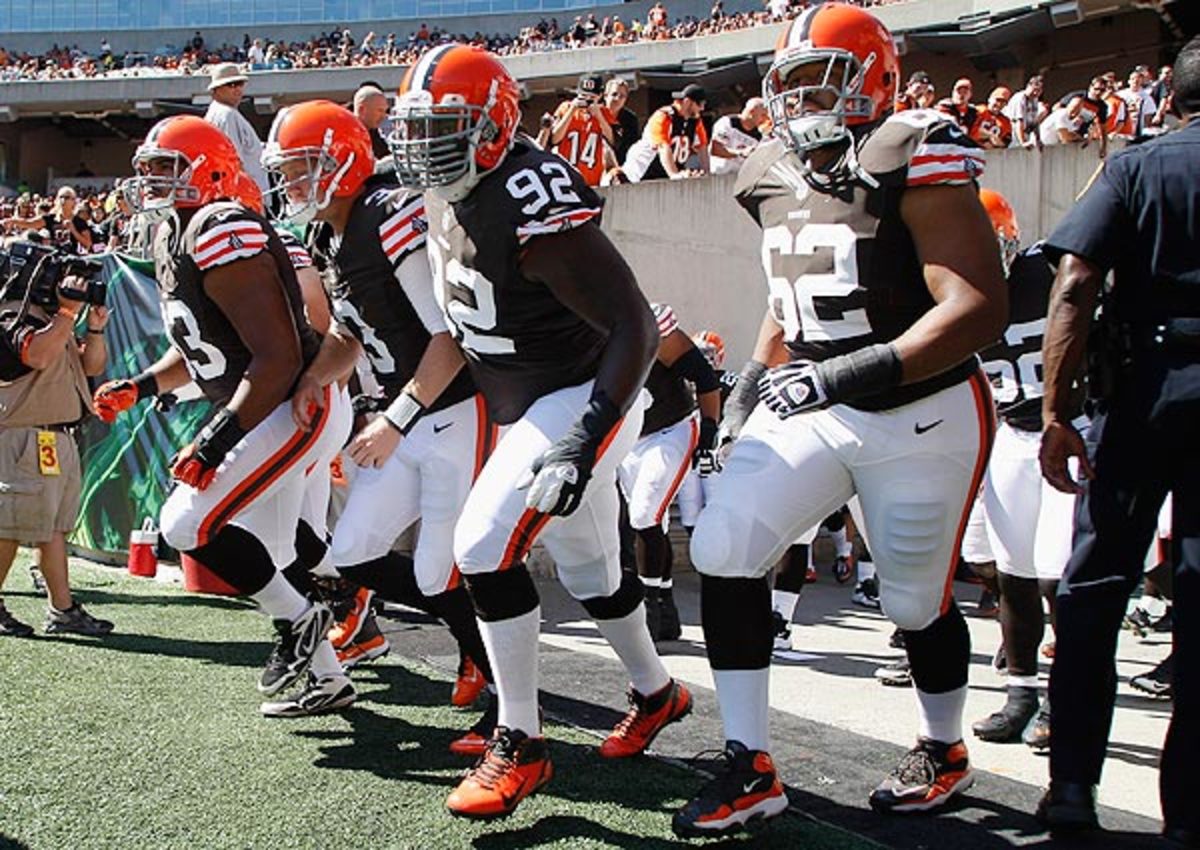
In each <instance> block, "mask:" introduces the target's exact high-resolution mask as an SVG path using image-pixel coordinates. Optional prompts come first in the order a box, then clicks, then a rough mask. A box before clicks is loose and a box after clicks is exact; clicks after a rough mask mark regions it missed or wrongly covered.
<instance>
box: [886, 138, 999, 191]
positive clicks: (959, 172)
mask: <svg viewBox="0 0 1200 850" xmlns="http://www.w3.org/2000/svg"><path fill="white" fill-rule="evenodd" d="M986 165H987V160H986V159H985V157H984V152H983V149H982V148H980V147H979V146H978V145H976V144H975V143H974V142H972V141H971V140H970V139H969V138H967V136H966V135H965V134H963V132H962V131H961V130H959V129H958V128H957V127H951V126H947V125H942V126H940V127H935V128H934V129H933V130H932V131H930V132H929V133H928V134H927V135H926V136H925V138H923V139H922V140H921V142H920V143H919V144H918V145H917V147H916V150H914V151H913V155H912V157H911V158H910V159H909V163H908V175H907V178H906V185H907V186H909V187H916V186H939V185H940V186H963V185H967V184H969V183H972V182H974V181H975V180H978V179H979V176H980V175H981V174H983V171H984V168H985V167H986Z"/></svg>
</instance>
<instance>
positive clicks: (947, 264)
mask: <svg viewBox="0 0 1200 850" xmlns="http://www.w3.org/2000/svg"><path fill="white" fill-rule="evenodd" d="M899 79H900V62H899V58H898V57H897V53H896V47H895V44H894V42H893V40H892V36H891V34H890V33H889V32H888V31H887V29H886V28H885V27H884V26H883V24H881V23H880V22H879V21H878V20H877V19H876V18H875V17H874V16H873V15H871V14H870V13H869V12H867V11H865V10H863V9H861V8H859V7H857V6H851V5H848V4H845V3H836V2H830V3H823V4H820V5H816V6H813V7H810V8H809V9H807V10H805V11H804V12H803V13H802V14H801V15H800V16H799V17H798V18H796V19H795V20H794V21H792V22H791V23H789V24H787V25H786V26H785V27H784V29H783V31H782V33H781V36H780V39H779V42H778V44H777V46H776V50H775V60H774V62H773V63H772V65H771V68H770V69H769V70H768V72H767V75H766V78H765V79H764V82H763V95H764V98H765V99H766V101H767V108H768V111H769V112H770V114H771V118H772V124H773V130H772V132H773V134H774V139H772V140H771V141H769V142H765V143H763V144H762V145H760V146H759V147H758V148H757V149H756V150H755V151H754V153H753V154H751V155H750V157H749V158H748V159H747V161H746V163H745V164H744V165H743V166H742V168H741V171H740V172H739V175H738V182H737V185H736V187H735V190H734V193H735V197H736V199H737V201H738V202H739V203H740V204H741V205H742V206H743V207H744V208H745V210H746V211H747V213H749V215H750V216H751V217H752V218H753V219H754V221H755V223H756V224H758V225H759V227H760V228H761V229H762V246H761V248H762V250H761V256H762V260H763V266H764V269H765V271H766V277H767V281H768V298H767V311H766V315H765V317H764V319H763V324H762V326H761V329H760V332H759V336H758V340H757V342H756V344H755V349H754V355H753V359H752V360H751V362H750V363H748V364H747V365H746V367H745V368H743V370H742V374H741V377H740V379H739V381H738V384H737V386H736V387H735V388H734V390H733V391H732V392H731V393H730V396H729V399H728V400H727V401H726V404H725V413H724V419H723V422H722V428H721V430H722V431H723V432H724V433H726V434H729V435H730V436H734V435H738V436H737V439H736V442H734V444H733V449H732V451H731V453H730V454H729V457H728V460H727V461H726V463H725V469H724V471H723V472H722V473H721V475H720V476H719V478H718V481H717V484H716V486H715V487H714V488H713V493H712V494H711V498H710V499H709V501H708V503H707V504H706V505H705V507H704V509H703V510H702V511H701V513H700V516H699V517H698V519H697V522H696V530H695V533H694V534H693V536H692V544H691V554H692V563H694V564H695V565H696V569H697V570H698V571H699V572H700V574H701V577H702V580H701V609H702V611H703V622H704V633H705V638H706V643H707V650H708V657H709V662H710V664H711V666H712V668H713V678H714V681H715V683H716V688H717V694H718V698H719V699H718V701H719V703H720V706H721V714H722V720H723V721H724V726H725V739H726V754H727V758H728V770H727V771H725V772H723V773H722V774H721V775H719V776H718V777H717V778H716V779H714V780H713V781H712V782H711V783H709V784H708V785H707V786H706V787H705V788H704V789H703V790H702V791H701V792H700V794H699V795H698V796H697V797H696V798H695V799H693V800H692V801H691V802H690V803H689V804H688V805H687V806H685V807H684V808H683V809H682V810H681V811H679V812H678V813H677V814H676V816H675V821H674V828H675V831H676V832H677V833H678V834H680V835H684V836H710V835H716V834H721V833H724V832H729V831H733V830H737V829H740V828H742V827H743V826H744V825H745V824H746V823H747V822H749V821H751V820H754V819H757V818H768V817H772V816H775V815H777V814H779V813H780V812H782V811H783V810H784V809H785V808H786V807H787V798H786V796H785V795H784V793H783V789H782V787H781V785H780V783H779V777H778V775H777V774H776V772H775V769H774V765H773V764H772V761H771V758H770V756H769V755H768V748H769V743H768V731H767V716H768V713H767V690H768V682H769V676H770V661H771V650H772V645H773V637H774V636H773V633H772V631H773V630H772V625H771V607H770V591H769V587H768V573H769V571H770V569H771V567H772V566H773V565H774V562H775V560H776V559H777V558H778V557H779V555H780V554H781V553H782V552H783V551H784V550H785V549H786V548H787V547H788V546H789V545H790V544H791V543H792V542H793V541H794V540H795V538H796V535H797V534H798V533H799V532H802V531H804V530H805V529H809V528H813V527H815V526H816V525H817V524H818V523H820V522H821V520H822V519H824V518H825V517H826V516H827V515H828V514H830V513H831V512H832V511H833V510H835V509H836V508H838V507H839V506H840V505H842V504H844V503H845V502H847V501H848V500H849V499H850V497H851V496H854V495H857V496H858V497H859V501H860V503H861V505H862V509H863V518H864V521H865V536H866V537H867V538H868V539H869V540H870V541H871V552H872V553H873V554H874V556H875V564H876V566H877V569H878V578H879V583H880V587H881V597H882V602H883V609H884V610H885V611H886V612H887V614H888V616H889V617H891V618H892V619H893V621H894V622H895V623H896V625H898V626H899V627H900V628H901V629H903V630H904V635H905V641H906V646H907V649H908V655H909V660H910V662H911V666H912V673H913V680H914V682H915V684H916V692H917V698H918V706H917V707H918V712H919V716H920V721H921V722H920V730H921V731H920V736H919V738H918V741H917V744H916V746H915V747H914V748H913V749H912V750H911V751H910V752H909V753H907V754H906V755H905V756H904V758H903V759H902V760H901V761H900V763H899V764H898V765H897V767H896V769H895V770H894V771H893V772H892V774H891V775H890V776H888V777H887V778H885V779H884V781H883V782H882V783H881V784H880V785H879V786H878V787H877V788H876V789H875V791H874V792H873V793H872V794H871V797H870V802H871V805H872V806H873V807H874V808H876V809H878V810H881V811H888V812H906V811H919V810H925V809H931V808H935V807H937V806H940V805H942V804H944V803H945V802H946V801H947V800H948V799H950V797H951V796H952V795H953V794H955V793H956V792H958V791H961V790H962V789H964V788H966V787H967V786H968V785H970V783H971V771H970V767H969V764H968V760H967V751H966V748H965V747H964V746H963V743H962V710H963V703H964V700H965V697H966V685H967V667H968V662H969V657H970V641H969V635H968V632H967V625H966V622H965V621H964V620H963V617H962V614H961V613H960V612H959V610H958V608H957V607H956V606H955V604H954V600H953V598H952V597H951V595H950V592H949V588H950V582H951V578H952V576H953V570H954V565H955V564H956V562H957V559H958V552H959V540H960V538H961V535H962V528H963V526H964V525H965V523H966V519H967V514H968V512H969V509H970V507H971V505H972V504H973V503H974V501H975V494H976V493H977V492H978V489H979V479H980V477H981V476H982V474H983V471H984V469H985V468H986V463H987V456H988V452H989V450H990V448H991V433H992V423H993V414H992V407H991V400H990V395H989V393H988V387H987V382H986V379H984V378H983V375H982V373H981V372H980V371H979V360H978V358H977V357H976V352H977V351H978V350H979V349H980V348H983V347H984V346H986V345H988V344H989V343H990V342H991V341H992V340H994V339H996V338H997V337H998V336H999V335H1000V334H1001V333H1002V332H1003V329H1004V323H1005V319H1006V317H1007V304H1006V298H1005V294H1006V289H1005V286H1004V278H1003V272H1002V269H1001V265H1000V258H999V252H998V251H997V250H996V246H995V237H994V236H993V234H992V230H991V224H990V222H989V221H988V217H987V214H986V213H985V212H984V209H983V207H982V205H981V204H980V202H979V198H978V197H977V195H976V190H975V187H974V181H975V177H976V176H977V175H978V174H980V173H981V171H982V168H983V156H982V153H981V151H980V150H979V149H978V148H977V147H976V146H975V144H974V143H973V142H971V141H970V140H969V139H968V138H967V137H966V136H965V135H963V133H962V132H961V131H960V130H959V129H958V128H957V127H956V126H955V125H954V124H953V123H952V122H951V121H950V120H949V119H947V118H944V117H943V116H940V115H938V114H937V113H934V112H930V111H927V110H910V111H905V112H901V113H899V114H897V115H892V114H891V112H892V108H893V104H894V103H895V99H896V88H897V84H898V81H899ZM759 401H761V402H762V403H761V404H758V402H759Z"/></svg>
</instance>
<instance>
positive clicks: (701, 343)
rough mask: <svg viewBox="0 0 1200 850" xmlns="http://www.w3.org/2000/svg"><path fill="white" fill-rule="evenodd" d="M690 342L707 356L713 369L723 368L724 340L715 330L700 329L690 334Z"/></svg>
mask: <svg viewBox="0 0 1200 850" xmlns="http://www.w3.org/2000/svg"><path fill="white" fill-rule="evenodd" d="M692 342H694V343H696V347H697V348H699V349H700V351H701V352H702V353H703V354H704V356H705V357H707V358H708V362H709V365H710V366H712V367H713V368H714V369H724V368H725V340H723V339H722V338H721V335H720V334H719V333H717V332H716V331H710V330H702V331H697V332H696V333H694V334H692Z"/></svg>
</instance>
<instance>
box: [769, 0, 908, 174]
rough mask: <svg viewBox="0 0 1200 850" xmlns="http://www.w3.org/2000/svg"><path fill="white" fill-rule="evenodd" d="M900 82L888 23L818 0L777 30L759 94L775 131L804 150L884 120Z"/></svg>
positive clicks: (866, 14)
mask: <svg viewBox="0 0 1200 850" xmlns="http://www.w3.org/2000/svg"><path fill="white" fill-rule="evenodd" d="M899 84H900V57H899V54H898V53H897V52H896V43H895V42H894V41H893V40H892V34H891V33H889V32H888V30H887V27H885V26H884V25H883V24H882V23H880V22H879V19H878V18H876V17H875V16H874V15H872V14H871V13H870V12H867V11H864V10H863V9H860V8H859V7H857V6H850V5H847V4H845V3H822V4H820V5H818V6H813V7H812V8H810V9H807V10H806V11H805V12H804V13H802V14H801V15H800V17H798V18H796V19H795V20H794V21H792V22H791V23H789V24H787V26H786V27H785V29H784V31H783V32H782V33H780V36H779V39H778V41H777V42H776V44H775V61H774V62H772V63H771V67H770V69H769V70H768V71H767V75H766V77H765V78H764V79H763V98H764V99H765V100H766V101H767V111H768V112H769V113H770V115H771V121H772V124H773V125H774V132H775V134H776V135H777V136H779V138H780V139H781V140H782V141H783V143H784V144H785V145H787V146H788V147H789V148H791V149H792V150H794V151H797V152H804V151H809V150H812V149H814V148H818V147H822V146H824V145H829V144H833V143H836V142H839V141H842V140H843V139H846V138H848V137H849V136H850V129H849V128H850V127H853V126H857V125H861V124H871V123H874V122H876V121H879V120H881V119H883V118H885V117H886V116H887V115H888V113H889V112H891V110H892V108H893V105H894V104H895V101H896V95H897V91H898V88H899Z"/></svg>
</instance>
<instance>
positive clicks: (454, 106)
mask: <svg viewBox="0 0 1200 850" xmlns="http://www.w3.org/2000/svg"><path fill="white" fill-rule="evenodd" d="M454 47H456V45H443V46H442V47H437V48H434V49H433V50H429V51H426V52H425V54H424V55H422V56H421V58H420V59H419V60H417V62H416V63H415V64H414V65H413V66H412V67H410V68H409V69H408V72H407V73H406V74H405V75H404V79H403V80H402V81H401V82H400V96H399V99H398V100H397V102H396V118H397V119H398V120H397V121H396V122H395V129H394V130H393V132H392V133H391V135H390V136H389V137H388V145H389V146H390V147H391V150H392V157H393V159H394V160H395V164H396V173H397V175H398V176H399V178H400V183H401V184H402V185H404V186H408V187H411V188H414V189H422V190H424V189H433V190H435V191H436V192H438V194H439V195H440V196H441V197H443V198H445V199H446V200H447V201H457V200H461V199H462V198H464V197H465V196H466V195H467V193H468V192H470V191H471V189H472V188H473V187H474V186H475V184H476V183H477V182H479V179H480V177H482V176H483V175H484V174H486V173H487V172H489V171H491V170H492V169H494V168H496V167H497V166H499V165H500V163H501V162H502V161H503V159H504V157H505V156H506V155H507V154H508V151H509V148H511V147H512V144H513V141H514V140H515V138H516V134H517V127H518V125H519V124H520V123H521V109H520V106H519V99H520V89H519V88H518V87H517V83H516V81H515V80H514V79H513V78H512V76H510V75H509V73H508V70H507V69H506V68H505V67H504V65H503V64H501V62H500V60H499V59H497V58H496V57H495V56H493V55H492V54H490V53H488V52H487V51H483V50H477V49H470V48H467V49H461V50H455V49H453V48H454Z"/></svg>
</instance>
